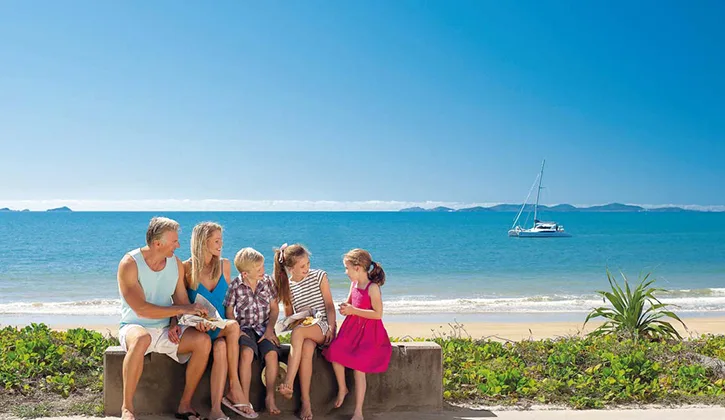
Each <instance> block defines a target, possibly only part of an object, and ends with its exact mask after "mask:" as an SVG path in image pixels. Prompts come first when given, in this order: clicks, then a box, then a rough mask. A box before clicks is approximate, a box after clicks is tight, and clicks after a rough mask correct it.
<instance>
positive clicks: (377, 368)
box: [322, 282, 393, 373]
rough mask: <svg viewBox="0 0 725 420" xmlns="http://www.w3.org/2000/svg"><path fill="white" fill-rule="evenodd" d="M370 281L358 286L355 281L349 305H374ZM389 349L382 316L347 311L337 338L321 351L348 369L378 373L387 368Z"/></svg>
mask: <svg viewBox="0 0 725 420" xmlns="http://www.w3.org/2000/svg"><path fill="white" fill-rule="evenodd" d="M371 284H372V282H371V283H369V284H368V285H367V287H366V288H365V289H362V290H361V289H358V288H357V283H355V286H354V287H353V288H352V295H351V300H352V306H354V307H356V308H358V309H372V308H373V305H372V303H371V302H370V295H369V294H368V289H369V288H370V285H371ZM392 352H393V347H392V346H391V345H390V338H389V337H388V332H387V331H385V327H384V326H383V321H382V320H380V319H368V318H362V317H359V316H357V315H348V316H346V317H345V321H344V322H343V323H342V327H340V332H339V333H338V334H337V338H335V340H334V341H333V342H332V343H331V344H330V347H328V348H327V349H325V350H324V351H323V353H322V354H323V355H324V356H325V358H326V359H327V360H329V361H330V362H337V363H339V364H341V365H343V366H345V367H348V368H350V369H355V370H359V371H360V372H365V373H379V372H385V371H386V370H387V369H388V364H389V363H390V355H391V354H392Z"/></svg>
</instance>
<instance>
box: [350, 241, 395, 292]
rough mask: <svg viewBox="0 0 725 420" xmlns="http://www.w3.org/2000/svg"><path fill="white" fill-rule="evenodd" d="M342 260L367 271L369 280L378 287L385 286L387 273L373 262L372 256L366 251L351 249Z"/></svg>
mask: <svg viewBox="0 0 725 420" xmlns="http://www.w3.org/2000/svg"><path fill="white" fill-rule="evenodd" d="M342 260H343V261H344V262H347V263H349V264H352V265H356V266H358V267H362V268H363V269H365V271H366V272H367V273H368V280H370V281H371V282H373V283H375V284H377V285H378V286H382V285H383V284H385V271H383V266H382V265H380V264H378V263H376V262H375V261H373V257H372V255H370V253H369V252H367V251H365V250H364V249H360V248H355V249H351V250H350V251H348V253H347V254H345V255H344V256H343V257H342Z"/></svg>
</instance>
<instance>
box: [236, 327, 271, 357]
mask: <svg viewBox="0 0 725 420" xmlns="http://www.w3.org/2000/svg"><path fill="white" fill-rule="evenodd" d="M260 338H262V337H261V336H260V335H259V334H257V332H256V331H254V328H250V327H242V334H241V335H240V336H239V347H249V348H250V349H252V351H253V352H254V356H255V357H256V358H257V360H259V361H260V362H264V357H265V356H266V355H267V353H269V352H270V351H273V352H275V353H277V357H279V352H280V350H281V349H280V348H279V347H277V346H276V345H275V344H274V343H272V342H271V341H269V340H267V339H266V338H265V339H264V340H262V341H260V342H259V343H257V341H259V339H260ZM240 350H241V349H240Z"/></svg>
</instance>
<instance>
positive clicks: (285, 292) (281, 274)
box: [274, 248, 292, 306]
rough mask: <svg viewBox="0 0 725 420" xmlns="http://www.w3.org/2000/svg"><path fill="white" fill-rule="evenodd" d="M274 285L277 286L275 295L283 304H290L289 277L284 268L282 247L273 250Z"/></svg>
mask: <svg viewBox="0 0 725 420" xmlns="http://www.w3.org/2000/svg"><path fill="white" fill-rule="evenodd" d="M274 285H275V286H276V287H277V296H279V300H280V301H281V302H282V304H283V305H284V306H292V298H291V296H290V290H289V277H288V276H287V270H285V268H284V248H281V249H275V250H274Z"/></svg>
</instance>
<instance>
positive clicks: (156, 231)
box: [146, 217, 179, 246]
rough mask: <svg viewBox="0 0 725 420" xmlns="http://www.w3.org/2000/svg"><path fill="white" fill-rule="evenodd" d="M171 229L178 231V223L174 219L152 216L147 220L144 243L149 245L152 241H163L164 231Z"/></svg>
mask: <svg viewBox="0 0 725 420" xmlns="http://www.w3.org/2000/svg"><path fill="white" fill-rule="evenodd" d="M171 231H173V232H178V231H179V223H178V222H177V221H176V220H172V219H169V218H168V217H154V218H153V219H151V221H150V222H149V227H148V229H147V230H146V245H149V246H150V245H151V244H153V242H154V241H161V242H162V243H163V242H164V240H163V236H164V233H166V232H171Z"/></svg>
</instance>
